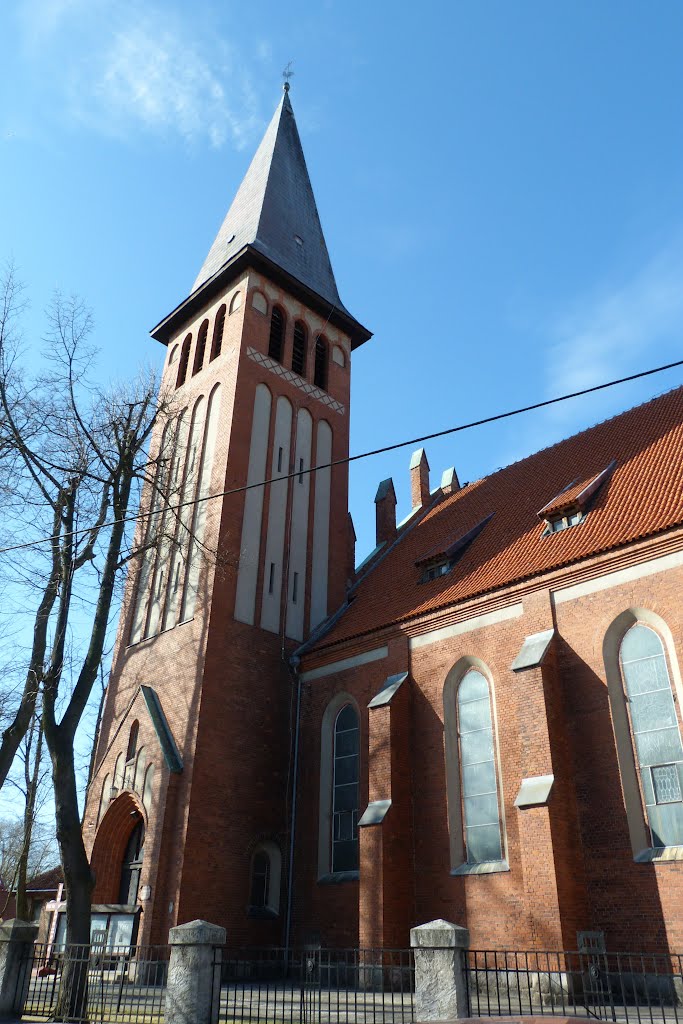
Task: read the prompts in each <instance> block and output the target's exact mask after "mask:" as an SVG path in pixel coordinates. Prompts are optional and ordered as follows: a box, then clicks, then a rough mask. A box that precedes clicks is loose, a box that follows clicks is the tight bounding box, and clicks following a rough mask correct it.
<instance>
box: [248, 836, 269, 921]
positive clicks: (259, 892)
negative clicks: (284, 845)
mask: <svg viewBox="0 0 683 1024" xmlns="http://www.w3.org/2000/svg"><path fill="white" fill-rule="evenodd" d="M269 884H270V857H269V856H268V854H267V853H266V851H265V850H257V851H256V853H255V854H254V859H253V861H252V864H251V894H250V899H249V905H250V906H252V907H255V908H256V909H257V910H261V909H263V907H266V906H268V887H269Z"/></svg>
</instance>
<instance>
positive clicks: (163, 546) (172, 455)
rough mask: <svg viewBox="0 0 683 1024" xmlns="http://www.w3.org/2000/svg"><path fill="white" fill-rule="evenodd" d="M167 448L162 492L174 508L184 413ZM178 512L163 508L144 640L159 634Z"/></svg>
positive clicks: (180, 469) (184, 440) (184, 442)
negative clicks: (166, 481)
mask: <svg viewBox="0 0 683 1024" xmlns="http://www.w3.org/2000/svg"><path fill="white" fill-rule="evenodd" d="M165 443H166V447H167V448H169V451H168V452H166V453H165V454H164V458H165V459H168V462H169V469H168V486H167V488H166V489H165V490H164V492H163V494H164V499H165V502H166V504H167V505H175V503H176V502H177V501H178V496H179V494H180V486H181V481H182V472H183V464H184V462H185V449H186V447H187V409H183V411H182V412H181V414H180V416H179V417H178V419H177V420H176V422H175V423H174V424H173V433H172V434H171V435H170V436H169V437H168V438H166V437H165ZM177 514H178V513H177V512H176V511H175V510H171V509H169V508H168V507H166V508H164V514H163V516H162V518H161V527H160V530H159V544H158V553H157V564H156V566H155V568H154V582H153V583H152V588H151V599H150V608H149V621H148V623H147V630H146V633H145V636H154V635H155V633H158V632H159V622H160V620H161V614H162V612H163V608H164V603H165V600H166V592H167V590H168V577H169V569H170V560H171V551H172V547H173V538H174V536H175V523H176V516H177Z"/></svg>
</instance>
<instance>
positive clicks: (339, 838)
mask: <svg viewBox="0 0 683 1024" xmlns="http://www.w3.org/2000/svg"><path fill="white" fill-rule="evenodd" d="M359 760H360V758H359V729H358V714H357V713H356V710H355V708H354V707H352V705H351V704H346V705H345V706H344V707H343V708H342V709H341V711H340V712H339V714H338V715H337V718H336V720H335V723H334V755H333V775H332V871H333V872H334V871H357V870H358V804H359V793H358V778H359V773H358V770H359Z"/></svg>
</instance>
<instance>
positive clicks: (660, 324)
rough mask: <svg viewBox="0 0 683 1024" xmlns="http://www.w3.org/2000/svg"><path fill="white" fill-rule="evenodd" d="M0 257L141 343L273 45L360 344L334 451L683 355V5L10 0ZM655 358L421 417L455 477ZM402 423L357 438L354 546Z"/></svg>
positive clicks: (247, 124)
mask: <svg viewBox="0 0 683 1024" xmlns="http://www.w3.org/2000/svg"><path fill="white" fill-rule="evenodd" d="M0 40H1V42H0V57H1V58H2V66H3V85H2V94H3V95H2V98H3V102H2V103H1V104H0V173H1V175H2V177H1V181H2V187H1V188H0V225H1V229H0V260H2V259H5V258H8V257H11V258H13V259H14V260H15V261H16V263H17V265H18V267H19V271H20V274H21V276H22V277H23V279H24V281H25V282H26V284H27V286H28V289H29V293H30V297H31V302H32V308H31V311H30V314H29V318H28V321H27V340H30V341H31V344H32V345H34V346H35V347H36V348H37V343H38V339H39V338H40V333H41V329H42V327H41V318H40V311H41V308H42V306H43V305H44V304H45V303H46V302H47V301H48V300H49V297H50V294H51V292H52V290H53V289H55V288H59V289H61V290H62V291H65V292H77V293H79V294H80V295H81V296H82V297H83V298H84V299H85V301H86V302H87V303H88V304H89V305H90V306H91V307H92V308H93V310H94V315H95V321H96V324H97V341H98V343H99V345H100V347H101V349H102V360H101V364H100V372H101V374H102V376H103V377H106V376H116V375H119V374H127V373H129V372H130V373H133V372H134V371H135V368H136V366H137V365H138V364H139V363H140V362H145V361H146V362H152V363H156V364H160V362H161V359H162V356H163V350H162V349H161V347H160V346H158V345H157V343H155V342H152V341H151V340H150V339H149V337H148V335H147V331H148V330H149V328H151V327H152V326H153V325H154V324H155V323H157V321H158V320H160V319H161V318H162V316H164V315H165V314H166V313H167V312H169V311H170V310H171V309H172V308H173V307H175V306H176V305H177V303H178V302H179V301H180V300H182V299H183V298H184V297H185V296H186V295H187V293H188V292H189V289H190V287H191V285H192V282H193V280H194V277H195V275H196V273H197V271H198V269H199V267H200V266H201V264H202V262H203V259H204V257H205V255H206V253H207V251H208V249H209V246H210V245H211V242H212V241H213V238H214V235H215V233H216V231H217V229H218V227H219V225H220V222H221V220H222V218H223V216H224V214H225V211H226V210H227V207H228V205H229V203H230V200H231V198H232V196H233V194H234V192H235V190H236V188H237V186H238V184H239V182H240V180H241V177H242V175H243V174H244V171H245V170H246V167H247V166H248V163H249V160H250V159H251V156H252V153H253V150H254V148H255V147H256V145H257V144H258V141H259V139H260V137H261V134H262V132H263V130H264V128H265V126H266V124H267V123H268V120H269V119H270V117H271V116H272V113H273V110H274V108H275V106H276V104H277V102H278V101H279V96H280V89H281V84H282V80H281V77H280V73H281V71H282V68H283V66H284V65H285V64H286V63H287V61H289V60H292V61H293V62H294V63H293V68H294V71H295V77H294V78H293V80H292V92H291V97H292V102H293V105H294V109H295V112H296V116H297V121H298V124H299V129H300V132H301V136H302V140H303V145H304V150H305V152H306V156H307V160H308V164H309V170H310V173H311V178H312V181H313V187H314V190H315V193H316V197H317V200H318V206H319V210H320V214H321V219H322V223H323V228H324V230H325V234H326V237H327V242H328V247H329V249H330V253H331V257H332V263H333V267H334V269H335V273H336V277H337V283H338V285H339V290H340V293H341V295H342V298H343V300H344V302H345V304H346V306H347V307H348V308H349V309H350V310H351V311H352V312H353V313H354V314H355V315H356V316H357V317H358V319H360V320H361V321H362V322H363V323H365V324H366V325H367V326H368V327H369V328H370V329H371V330H373V331H374V332H375V337H374V338H373V340H372V341H371V342H370V343H368V344H367V345H366V346H364V347H363V348H362V349H361V350H360V351H359V352H358V354H357V356H356V357H355V358H354V367H353V399H352V406H353V410H352V437H351V449H352V451H354V452H357V451H362V450H364V449H367V448H375V447H378V446H381V445H383V444H387V443H391V442H394V441H396V440H399V439H402V438H410V437H413V436H416V435H419V434H422V433H429V432H431V431H436V430H440V429H443V428H445V427H447V426H449V425H451V424H456V423H460V422H464V421H467V420H470V419H477V418H479V417H481V416H484V415H487V414H490V413H495V412H498V411H501V410H504V409H507V408H509V407H512V406H515V405H524V404H527V403H529V402H533V401H538V400H541V399H543V398H547V397H550V396H552V395H554V394H557V393H561V392H563V391H566V390H572V389H574V388H577V387H582V386H589V385H590V384H593V383H597V382H599V381H601V380H603V379H606V378H609V377H612V376H621V375H623V374H627V373H629V372H633V371H635V370H638V369H641V368H646V367H648V366H651V365H656V364H658V363H664V362H668V361H671V360H673V359H676V358H680V357H681V355H682V354H683V353H682V347H681V340H682V339H683V330H682V327H683V288H682V287H681V282H682V281H683V205H682V201H681V200H682V194H681V189H682V185H681V183H682V182H683V132H681V124H682V123H683V117H682V109H681V108H682V106H683V59H682V57H683V5H681V3H680V2H679V0H658V2H657V3H656V4H646V3H642V2H632V0H618V2H615V0H601V2H600V3H597V4H596V3H594V2H590V0H574V2H571V3H570V2H548V0H542V2H541V0H450V2H430V0H427V2H426V3H424V4H422V5H419V6H416V5H413V4H411V5H408V4H401V3H397V2H396V0H394V2H392V3H388V2H384V0H381V2H379V0H376V2H375V3H374V4H368V3H358V2H355V0H343V2H341V0H339V2H338V0H323V2H321V3H315V2H311V0H307V2H301V0H291V2H288V3H286V4H283V3H273V2H271V0H262V2H260V3H252V4H243V3H241V4H238V3H236V2H230V0H221V2H220V3H219V2H215V0H195V2H193V3H188V2H183V0H176V2H170V0H157V2H154V0H4V3H3V4H2V5H1V6H0ZM681 382H683V372H681V371H680V370H679V371H670V372H668V373H666V374H663V375H661V376H659V377H657V378H652V379H649V380H646V381H645V382H643V383H642V384H638V385H632V386H627V387H620V388H618V389H615V390H614V391H613V392H610V393H607V394H602V395H600V396H599V397H594V398H590V399H581V400H578V401H575V402H572V403H568V404H566V405H565V406H562V407H561V408H559V409H558V408H556V409H554V410H551V411H548V412H545V413H535V414H530V415H527V416H524V417H520V418H519V419H516V420H513V421H510V422H508V423H506V424H503V425H501V426H497V427H485V428H481V429H478V430H474V431H469V432H467V433H464V434H460V435H457V436H456V437H454V438H449V439H445V440H442V441H440V442H438V443H432V444H430V445H428V446H427V452H428V456H429V460H430V463H431V467H432V483H433V486H435V485H436V484H438V482H439V479H440V475H441V471H442V470H443V469H444V468H446V467H447V466H450V465H455V467H456V469H457V472H458V474H459V477H460V480H461V481H465V480H472V479H476V478H477V477H479V476H482V475H484V474H485V473H487V472H490V471H491V470H493V469H496V468H497V467H499V466H501V465H505V464H507V463H509V462H510V461H514V460H515V459H518V458H521V457H523V456H524V455H525V454H528V453H529V452H532V451H534V450H536V449H538V448H540V447H544V446H546V445H548V444H550V443H553V442H554V441H555V440H557V439H559V438H561V437H563V436H566V435H567V434H569V433H572V432H574V431H575V430H578V429H581V428H582V427H584V426H588V425H590V424H592V423H594V422H596V421H598V420H600V419H603V418H604V417H606V416H608V415H611V414H613V413H614V412H618V411H620V410H622V409H624V408H626V407H628V406H630V405H632V404H634V403H636V402H638V401H641V400H644V399H646V398H649V397H651V396H652V395H653V394H656V393H659V392H661V391H663V390H667V389H668V388H670V387H673V386H675V385H677V384H679V383H681ZM409 458H410V449H407V450H405V451H403V452H399V453H395V454H393V455H391V456H381V457H379V458H375V459H369V460H366V461H364V462H360V463H356V464H355V465H354V467H353V468H352V473H351V510H352V513H353V516H354V521H355V524H356V530H357V533H358V548H357V554H358V557H359V560H360V558H361V557H362V556H363V555H364V554H365V553H367V551H369V550H370V548H372V546H373V544H374V505H373V498H374V494H375V490H376V487H377V483H378V481H379V480H380V479H382V478H384V477H386V476H389V475H392V476H393V477H394V482H395V485H396V489H397V494H398V498H399V516H402V515H404V514H405V513H406V512H407V511H408V505H409V488H408V461H409Z"/></svg>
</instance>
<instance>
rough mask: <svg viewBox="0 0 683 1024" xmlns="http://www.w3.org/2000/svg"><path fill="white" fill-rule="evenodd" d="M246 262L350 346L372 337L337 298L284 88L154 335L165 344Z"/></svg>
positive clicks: (323, 239)
mask: <svg viewBox="0 0 683 1024" xmlns="http://www.w3.org/2000/svg"><path fill="white" fill-rule="evenodd" d="M297 239H298V241H297ZM247 267H254V268H256V269H257V270H259V271H262V272H263V273H264V274H266V275H267V276H268V275H269V276H270V277H271V278H272V279H273V280H275V281H278V282H279V283H280V284H281V285H282V286H283V287H284V288H285V289H287V290H288V291H289V292H290V293H291V294H292V295H295V296H297V297H298V298H299V299H301V301H302V302H304V303H306V304H307V305H308V306H309V307H310V308H311V309H314V310H315V311H316V312H318V313H319V314H320V315H321V316H322V317H324V318H326V319H327V320H328V321H329V322H330V323H331V324H333V325H334V326H336V327H339V328H341V330H343V331H344V332H345V333H346V334H347V335H348V336H349V337H350V339H351V347H352V348H354V349H355V348H357V347H358V346H359V345H362V344H363V343H364V342H366V341H367V340H368V338H371V337H372V334H371V332H370V331H368V329H367V328H366V327H363V325H362V324H360V323H359V322H358V321H357V320H356V319H355V317H353V316H352V315H351V314H350V313H349V311H348V310H347V309H345V308H344V306H343V305H342V303H341V299H340V298H339V292H338V291H337V285H336V283H335V280H334V274H333V273H332V266H331V264H330V257H329V255H328V253H327V246H326V245H325V238H324V236H323V231H322V228H321V226H320V218H319V217H318V208H317V207H316V205H315V199H314V197H313V189H312V188H311V181H310V178H309V177H308V170H307V169H306V160H305V158H304V154H303V150H302V148H301V140H300V139H299V132H298V131H297V127H296V121H295V120H294V112H293V110H292V104H291V102H290V99H289V95H288V90H287V89H285V93H284V96H283V97H282V100H281V102H280V103H279V105H278V108H277V110H276V111H275V114H274V116H273V119H272V121H271V122H270V124H269V125H268V128H267V130H266V134H265V135H264V136H263V140H262V142H261V145H260V146H259V148H258V150H257V151H256V155H255V156H254V159H253V160H252V162H251V165H250V167H249V170H248V171H247V173H246V175H245V177H244V180H243V182H242V184H241V185H240V187H239V190H238V192H237V195H236V196H235V198H234V200H233V203H232V206H231V207H230V209H229V210H228V214H227V216H226V218H225V220H224V221H223V224H222V225H221V229H220V231H219V232H218V234H217V236H216V240H215V241H214V243H213V245H212V246H211V249H210V251H209V255H208V256H207V257H206V260H205V261H204V265H203V267H202V269H201V270H200V272H199V275H198V277H197V280H196V281H195V283H194V285H193V288H192V292H191V293H190V295H189V296H188V297H187V298H186V299H184V300H183V302H181V303H180V305H178V306H176V308H175V309H174V310H173V311H172V312H171V313H169V314H168V316H166V317H164V319H163V320H161V321H160V322H159V323H158V324H157V325H156V327H154V328H153V329H152V331H151V335H152V337H153V338H156V339H157V341H161V342H163V344H168V342H169V341H170V339H171V338H172V337H173V336H174V335H175V334H177V333H178V331H179V330H181V329H182V328H183V327H184V325H185V324H186V323H188V322H189V321H190V320H191V319H192V318H193V317H195V316H197V315H198V313H199V312H201V310H202V309H204V308H205V307H206V304H207V302H208V301H209V300H210V299H211V298H212V296H214V295H215V294H216V293H217V292H219V291H220V290H221V289H225V287H226V285H227V284H228V283H229V282H230V281H231V280H233V279H234V278H235V277H236V276H237V274H239V273H242V272H243V271H244V269H245V268H247Z"/></svg>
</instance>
